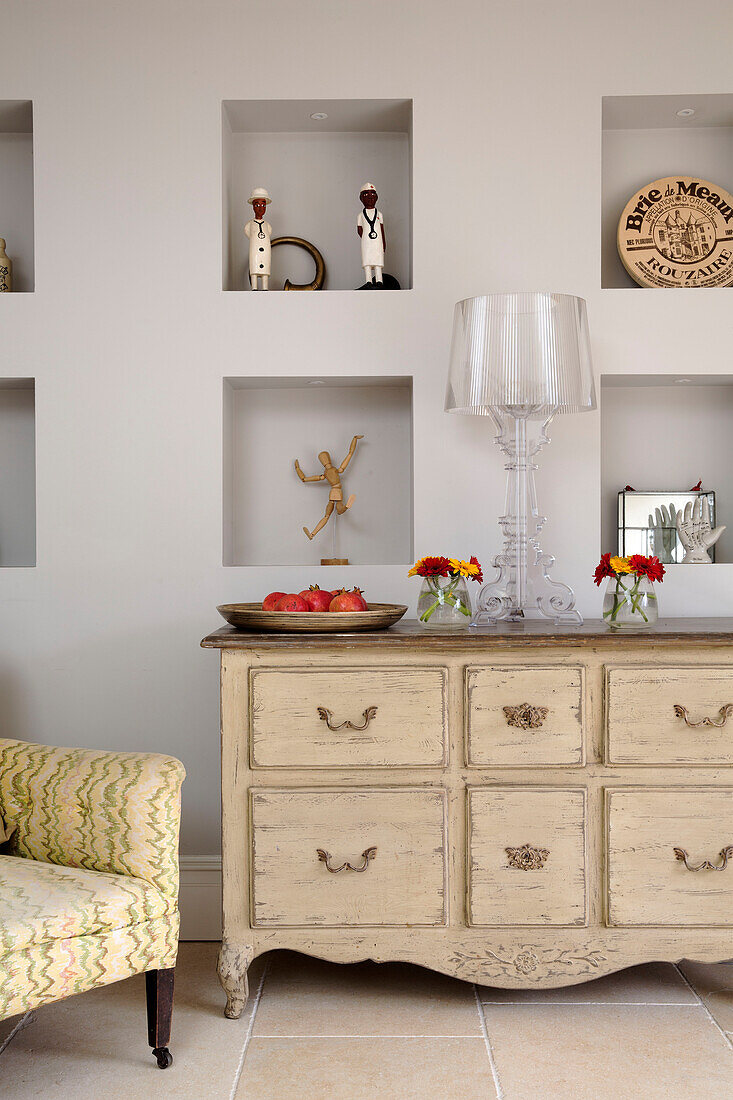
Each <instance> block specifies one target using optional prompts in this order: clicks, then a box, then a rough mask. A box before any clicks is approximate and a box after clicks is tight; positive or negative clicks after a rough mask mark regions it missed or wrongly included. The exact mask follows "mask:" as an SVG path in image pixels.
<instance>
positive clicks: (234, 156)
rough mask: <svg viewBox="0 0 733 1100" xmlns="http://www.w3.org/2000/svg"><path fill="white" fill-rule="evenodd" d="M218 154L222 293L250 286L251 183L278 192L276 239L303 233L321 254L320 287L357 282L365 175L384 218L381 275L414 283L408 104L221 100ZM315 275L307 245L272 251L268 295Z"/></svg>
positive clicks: (349, 286)
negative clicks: (220, 166)
mask: <svg viewBox="0 0 733 1100" xmlns="http://www.w3.org/2000/svg"><path fill="white" fill-rule="evenodd" d="M313 116H325V117H313ZM222 156H223V215H224V224H223V288H224V290H246V291H249V275H248V254H249V245H248V242H247V239H246V237H245V235H244V226H245V223H246V222H247V221H248V220H249V218H250V217H251V211H252V208H251V207H250V206H249V205H248V203H247V199H248V198H249V195H250V192H251V189H252V188H253V187H266V188H267V190H268V191H269V193H270V195H271V197H272V205H271V206H269V207H268V214H267V217H268V221H270V223H271V225H272V231H273V237H286V236H287V237H302V238H304V239H305V240H307V241H310V243H311V244H314V245H315V246H316V248H317V249H318V250H319V251H320V252H321V254H322V255H323V258H324V260H325V263H326V281H325V285H324V290H354V289H356V288H357V287H359V286H360V285H361V284H362V283H363V281H364V279H363V273H362V269H361V264H360V248H359V238H358V236H357V233H356V218H357V215H358V214H359V211H360V209H361V206H360V204H359V191H360V189H361V187H362V185H363V184H364V183H366V182H368V181H369V182H372V183H374V185H375V187H376V188H377V191H378V193H379V203H378V208H379V209H380V210H381V211H382V213H383V215H384V222H385V231H386V236H387V252H386V257H385V271H387V272H389V274H391V275H394V276H395V278H396V279H397V280H398V281H399V283H400V286H401V287H402V288H403V289H408V288H409V287H411V286H412V101H411V100H406V99H338V100H334V99H330V100H270V99H265V100H225V101H224V103H223V104H222ZM313 277H314V263H313V260H312V259H311V258H310V257H309V256H308V255H307V254H306V253H305V252H304V251H303V250H302V249H301V248H297V247H295V246H292V245H280V246H278V247H277V248H275V249H274V250H273V253H272V278H271V280H270V288H271V291H272V290H281V289H282V287H283V283H284V281H285V279H286V278H289V279H290V281H291V282H293V283H308V282H310V281H311V280H312V279H313ZM318 293H322V292H318Z"/></svg>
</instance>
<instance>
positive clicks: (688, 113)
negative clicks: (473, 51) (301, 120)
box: [311, 107, 695, 118]
mask: <svg viewBox="0 0 733 1100" xmlns="http://www.w3.org/2000/svg"><path fill="white" fill-rule="evenodd" d="M694 113H695V108H694V107H681V108H680V109H679V111H678V112H677V118H692V116H693V115H694ZM311 118H313V115H311Z"/></svg>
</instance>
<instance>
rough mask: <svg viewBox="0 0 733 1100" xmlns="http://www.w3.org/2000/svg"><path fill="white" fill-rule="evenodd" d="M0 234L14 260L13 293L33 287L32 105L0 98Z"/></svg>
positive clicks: (28, 101) (28, 102) (27, 102)
mask: <svg viewBox="0 0 733 1100" xmlns="http://www.w3.org/2000/svg"><path fill="white" fill-rule="evenodd" d="M0 237H3V238H4V239H5V241H6V244H7V254H8V256H9V257H10V259H11V260H12V262H13V293H18V292H23V291H29V290H33V288H34V285H35V277H34V260H33V104H32V103H31V101H30V100H26V99H0Z"/></svg>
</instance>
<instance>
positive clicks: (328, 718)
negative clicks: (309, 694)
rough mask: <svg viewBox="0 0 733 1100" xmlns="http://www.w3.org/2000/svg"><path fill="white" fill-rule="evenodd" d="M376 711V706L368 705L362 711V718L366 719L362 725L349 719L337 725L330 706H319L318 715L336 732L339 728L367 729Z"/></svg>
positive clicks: (359, 730)
mask: <svg viewBox="0 0 733 1100" xmlns="http://www.w3.org/2000/svg"><path fill="white" fill-rule="evenodd" d="M376 713H377V708H376V707H367V709H366V710H365V711H363V713H362V718H363V719H364V721H363V722H362V724H361V725H360V726H358V725H356V723H355V722H348V721H347V722H339V724H338V725H337V726H336V725H334V722H333V711H331V710H329V709H328V707H318V717H319V718H320V719H321V721H322V722H325V723H326V725H327V726H328V728H329V729H330V730H331V731H332V732H333V733H336V731H337V730H357V731H358V732H361V731H362V730H365V729H366V728H367V726H368V725H369V723H370V722H371V720H372V718H374V716H375V715H376Z"/></svg>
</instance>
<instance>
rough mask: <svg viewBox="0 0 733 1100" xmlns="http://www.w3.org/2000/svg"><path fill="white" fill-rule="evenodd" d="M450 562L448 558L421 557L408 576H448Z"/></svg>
mask: <svg viewBox="0 0 733 1100" xmlns="http://www.w3.org/2000/svg"><path fill="white" fill-rule="evenodd" d="M449 573H450V562H449V561H448V559H447V558H420V560H419V561H417V562H415V564H414V565H413V567H412V569H411V570H410V572H409V573H408V574H407V575H408V577H447V576H448V575H449Z"/></svg>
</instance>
